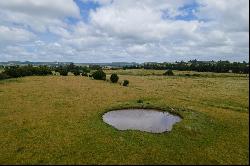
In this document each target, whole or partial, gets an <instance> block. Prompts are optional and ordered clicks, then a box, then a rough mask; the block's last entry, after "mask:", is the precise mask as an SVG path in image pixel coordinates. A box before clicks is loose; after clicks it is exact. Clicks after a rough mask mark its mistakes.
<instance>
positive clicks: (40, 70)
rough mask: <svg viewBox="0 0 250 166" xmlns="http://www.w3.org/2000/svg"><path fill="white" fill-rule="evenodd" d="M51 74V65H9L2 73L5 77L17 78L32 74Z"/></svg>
mask: <svg viewBox="0 0 250 166" xmlns="http://www.w3.org/2000/svg"><path fill="white" fill-rule="evenodd" d="M50 74H52V70H51V68H50V67H47V66H38V67H34V66H32V65H27V66H8V67H5V68H4V71H3V72H2V73H1V75H2V77H5V78H17V77H24V76H32V75H40V76H43V75H50ZM3 79H4V78H3Z"/></svg>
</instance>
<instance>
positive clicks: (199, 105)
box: [0, 70, 249, 164]
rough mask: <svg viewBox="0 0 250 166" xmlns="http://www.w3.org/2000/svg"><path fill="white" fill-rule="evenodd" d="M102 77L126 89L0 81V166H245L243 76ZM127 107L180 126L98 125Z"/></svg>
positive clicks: (75, 82) (70, 81) (138, 73)
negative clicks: (150, 129) (166, 114)
mask: <svg viewBox="0 0 250 166" xmlns="http://www.w3.org/2000/svg"><path fill="white" fill-rule="evenodd" d="M106 72H107V73H108V74H111V73H113V72H116V73H118V74H119V76H120V80H121V81H122V80H124V79H128V80H129V81H130V84H129V86H128V87H123V86H121V85H120V84H111V83H110V82H108V81H96V80H91V79H90V78H87V77H81V76H67V77H63V76H45V77H38V76H32V77H24V78H18V79H9V80H4V81H0V99H1V100H0V133H1V134H0V140H1V141H0V147H1V148H0V164H249V161H248V160H249V135H248V134H249V132H248V131H249V111H248V110H249V102H248V99H249V84H248V83H249V77H248V76H246V75H240V74H215V73H199V74H201V76H200V77H195V76H191V77H186V76H183V74H185V73H190V72H178V71H175V73H176V74H177V75H176V76H173V77H167V76H161V74H162V73H163V72H164V71H156V70H147V71H145V70H114V71H106ZM191 74H193V72H191ZM139 99H141V100H143V103H137V100H139ZM129 107H143V108H159V109H162V110H169V111H171V112H174V113H177V114H179V115H181V116H182V117H183V120H182V121H181V122H180V123H177V124H176V125H175V126H174V128H173V130H172V131H171V132H169V133H162V134H152V133H146V132H139V131H118V130H116V129H114V128H112V127H110V126H109V125H107V124H105V123H104V122H103V121H102V118H101V117H102V114H103V113H104V112H106V111H108V110H111V109H114V108H129Z"/></svg>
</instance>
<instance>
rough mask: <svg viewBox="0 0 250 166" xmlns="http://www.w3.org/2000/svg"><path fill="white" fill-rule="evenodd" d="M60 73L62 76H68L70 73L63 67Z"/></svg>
mask: <svg viewBox="0 0 250 166" xmlns="http://www.w3.org/2000/svg"><path fill="white" fill-rule="evenodd" d="M58 72H59V73H60V75H61V76H67V75H68V70H66V69H62V70H59V71H58Z"/></svg>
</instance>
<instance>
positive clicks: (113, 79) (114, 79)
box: [110, 74, 119, 83]
mask: <svg viewBox="0 0 250 166" xmlns="http://www.w3.org/2000/svg"><path fill="white" fill-rule="evenodd" d="M118 80H119V77H118V75H117V74H112V75H111V76H110V81H111V82H113V83H117V82H118Z"/></svg>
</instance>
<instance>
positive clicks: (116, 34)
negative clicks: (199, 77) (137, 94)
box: [0, 0, 249, 62]
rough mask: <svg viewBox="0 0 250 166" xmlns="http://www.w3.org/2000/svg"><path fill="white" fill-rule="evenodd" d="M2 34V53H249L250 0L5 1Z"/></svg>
mask: <svg viewBox="0 0 250 166" xmlns="http://www.w3.org/2000/svg"><path fill="white" fill-rule="evenodd" d="M0 39H1V40H0V50H1V52H0V61H11V60H20V61H26V60H29V61H74V62H114V61H130V62H131V61H135V62H147V61H159V62H165V61H167V62H173V61H176V60H190V59H198V60H230V61H243V60H244V61H249V56H248V55H249V1H248V0H237V1H235V0H220V1H217V0H137V1H134V0H55V1H53V5H51V1H50V0H30V1H25V0H23V1H18V0H8V2H7V1H0Z"/></svg>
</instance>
